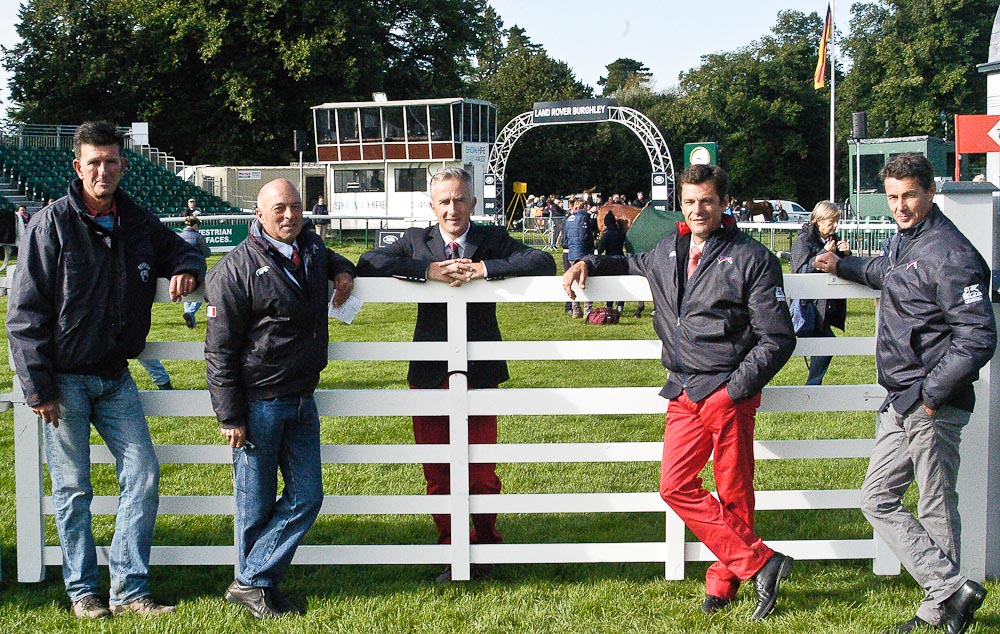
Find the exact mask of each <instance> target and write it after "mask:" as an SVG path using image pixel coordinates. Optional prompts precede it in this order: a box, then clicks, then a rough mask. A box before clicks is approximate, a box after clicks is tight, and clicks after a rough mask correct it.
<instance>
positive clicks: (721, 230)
mask: <svg viewBox="0 0 1000 634" xmlns="http://www.w3.org/2000/svg"><path fill="white" fill-rule="evenodd" d="M732 227H736V218H734V217H733V216H730V215H729V214H722V224H721V225H719V227H718V228H717V229H716V230H715V231H713V232H712V234H711V235H710V236H709V238H710V239H711V238H713V237H715V236H718V235H723V234H726V233H733V231H734V229H732ZM736 230H738V228H737V229H736ZM677 235H679V236H687V235H691V227H689V226H688V225H687V223H686V222H684V221H683V220H678V221H677Z"/></svg>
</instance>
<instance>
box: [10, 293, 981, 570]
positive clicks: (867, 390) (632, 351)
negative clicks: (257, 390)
mask: <svg viewBox="0 0 1000 634" xmlns="http://www.w3.org/2000/svg"><path fill="white" fill-rule="evenodd" d="M0 279H2V278H0ZM785 284H786V292H787V294H788V296H789V297H799V298H807V297H852V298H856V297H869V298H871V297H876V296H877V293H875V292H873V291H871V290H869V289H866V288H863V287H860V286H857V285H853V284H850V283H846V282H843V281H841V280H838V279H836V278H834V277H831V276H827V275H789V276H786V278H785ZM355 294H356V295H357V296H358V297H360V298H361V299H362V300H364V301H365V302H367V303H376V302H439V303H447V305H448V326H449V331H448V341H447V342H441V343H409V342H406V343H399V342H384V343H368V342H364V343H362V342H333V343H331V344H330V349H329V354H330V358H331V359H340V360H352V361H359V362H365V361H372V360H378V361H384V360H410V359H444V360H447V362H448V364H449V368H450V370H453V371H461V370H464V369H466V368H467V364H468V362H469V361H471V360H481V359H496V358H504V359H511V360H515V359H555V360H563V359H600V360H606V359H659V354H660V343H659V341H620V340H615V341H607V340H604V341H506V342H468V341H467V340H466V339H467V338H466V320H465V311H466V309H467V306H468V304H469V303H470V302H559V303H562V302H563V301H564V300H565V299H566V298H565V295H564V293H563V290H562V286H561V279H560V278H557V277H545V278H521V279H512V280H505V281H498V282H483V281H480V282H474V283H472V284H468V285H465V286H463V287H460V288H451V287H448V286H446V285H444V284H435V283H428V284H415V283H411V282H403V281H399V280H394V279H360V280H358V281H357V285H356V288H355ZM578 294H579V295H580V296H581V297H582V298H584V299H592V300H595V301H606V300H621V299H625V300H647V301H648V300H650V299H651V295H650V292H649V288H648V286H647V284H646V282H645V280H644V279H643V278H639V277H618V278H591V280H590V281H589V282H588V285H587V289H586V291H585V292H580V293H578ZM157 299H158V301H166V299H167V293H166V286H165V283H164V282H162V281H161V285H160V289H159V293H158V296H157ZM873 352H874V337H839V338H836V339H802V340H800V341H799V343H798V346H797V348H796V351H795V355H796V356H803V355H805V356H808V355H813V354H822V355H871V354H873ZM143 354H144V356H148V357H154V358H161V359H195V360H197V359H202V358H203V345H202V344H201V343H177V342H174V343H164V342H155V343H150V344H149V345H148V346H147V348H146V350H145V351H144V353H143ZM984 372H985V371H984ZM987 376H988V375H987ZM863 378H864V379H866V380H871V379H874V377H867V376H866V377H863ZM981 384H982V381H980V382H979V385H981ZM658 391H659V386H657V387H634V386H633V387H630V386H621V387H613V388H532V389H494V390H467V389H466V379H465V376H464V375H463V374H455V375H453V376H452V379H451V386H450V389H449V390H447V391H446V392H445V391H436V390H435V391H431V390H389V391H387V390H320V391H318V392H317V394H316V401H317V405H318V407H319V412H320V415H321V416H411V415H414V414H423V415H448V416H450V417H451V444H450V445H422V446H415V445H410V444H403V445H383V444H378V445H326V446H324V447H323V448H322V457H323V461H324V462H325V463H341V464H344V463H348V464H350V463H353V464H388V463H422V462H448V463H450V464H451V472H452V474H453V476H452V493H451V495H449V496H425V495H352V496H327V497H326V499H325V502H324V505H323V509H322V513H324V514H346V515H355V514H400V515H406V514H428V513H451V515H452V525H453V531H452V538H453V543H452V544H451V545H382V544H379V545H306V546H302V547H301V548H299V550H298V552H297V554H296V556H295V559H294V563H296V564H428V563H449V564H451V565H452V568H453V575H454V577H455V578H456V579H468V578H469V572H470V568H469V566H470V563H552V562H581V563H582V562H663V563H664V566H665V576H666V578H668V579H680V578H682V577H683V575H684V566H685V563H686V562H689V561H710V560H713V559H714V557H713V555H712V554H711V552H709V551H708V550H707V549H706V548H705V547H704V546H703V545H702V544H701V543H699V542H688V543H685V532H684V525H683V523H682V522H681V521H680V520H679V519H678V518H677V516H676V515H674V514H673V513H672V512H671V511H670V510H669V509H668V508H667V506H666V505H665V504H664V503H663V502H662V501H661V500H660V498H659V495H658V493H657V482H656V481H651V482H650V483H649V485H650V486H649V488H650V490H649V492H642V493H609V492H601V491H587V492H577V493H559V494H527V493H525V494H519V493H507V494H503V495H469V494H468V464H469V462H497V463H560V462H567V463H569V462H572V463H580V462H604V463H608V462H658V461H659V459H660V453H661V443H659V442H616V443H556V444H542V443H539V444H498V445H473V446H470V445H468V433H467V426H466V421H467V417H468V416H469V415H475V414H498V415H500V416H504V415H530V416H548V415H591V414H650V415H654V416H656V417H662V416H663V413H664V411H665V409H666V401H664V400H663V399H662V398H660V397H659V396H658V394H657V393H658ZM6 396H7V397H8V398H10V400H11V401H12V402H13V404H14V409H15V413H14V427H15V454H16V455H15V470H16V490H17V496H16V497H17V560H18V561H17V570H18V580H19V581H22V582H31V581H40V580H42V579H43V578H44V575H45V566H54V565H59V564H60V562H61V554H60V549H59V546H52V545H48V546H47V545H46V535H45V517H46V516H48V515H51V514H52V513H53V506H52V501H51V497H50V496H49V495H47V494H46V492H45V491H44V488H43V471H42V468H43V461H44V454H43V451H42V437H41V428H40V425H39V422H38V420H37V418H36V417H35V416H34V414H33V413H32V412H31V410H30V409H29V408H28V407H27V406H26V405H25V404H24V402H23V398H22V396H21V394H20V390H19V387H18V386H17V381H16V379H15V386H14V393H13V394H12V395H6ZM883 397H884V390H883V389H882V388H881V387H879V386H877V385H871V384H859V385H837V386H833V385H831V386H819V387H804V386H794V387H768V388H765V390H764V395H763V400H762V404H761V408H760V409H761V411H768V412H822V411H828V410H830V411H871V412H874V410H875V409H876V408H877V407H878V405H879V404H880V403H881V402H882V399H883ZM142 400H143V406H144V408H145V411H146V414H147V415H149V416H178V417H185V416H211V415H212V408H211V404H210V400H209V396H208V392H207V391H205V390H193V391H172V392H171V391H150V392H143V393H142ZM979 402H980V403H981V404H983V406H982V407H979V408H978V411H977V413H976V414H975V415H974V417H973V421H972V422H971V423H970V425H969V429H970V430H977V431H975V433H972V434H971V436H972V437H973V440H972V441H970V440H969V436H970V433H969V432H967V433H966V442H965V443H963V453H964V454H965V457H964V458H963V471H962V473H963V477H962V478H961V479H962V481H963V482H964V483H966V484H968V483H969V480H970V478H969V477H967V476H966V474H967V473H968V472H969V471H973V470H975V469H977V467H976V466H975V465H976V464H977V462H979V461H978V458H980V457H981V456H980V455H979V454H980V453H981V452H984V451H986V449H985V446H986V444H987V443H981V444H980V443H977V442H976V441H975V438H976V437H977V436H978V435H979V434H980V432H982V430H981V429H979V428H981V427H982V428H985V427H986V425H987V421H988V417H987V411H988V407H986V405H985V404H987V403H989V398H988V396H986V395H983V394H980V400H979ZM873 415H874V414H873ZM982 433H985V432H982ZM871 446H872V441H871V439H869V438H859V439H853V440H852V439H848V440H843V439H827V440H772V441H760V442H757V443H755V450H756V456H757V459H758V460H788V459H802V458H867V457H868V456H869V455H870V452H871ZM156 452H157V456H158V458H159V459H160V462H161V463H162V464H168V463H192V464H229V463H230V462H231V452H230V450H229V448H228V447H227V446H223V445H221V444H220V445H210V446H209V445H169V446H167V445H163V446H157V447H156ZM977 452H978V453H977ZM92 461H93V462H94V463H111V462H112V458H111V455H110V453H109V452H108V451H107V450H106V448H105V447H104V446H103V445H95V446H94V447H93V448H92ZM970 464H971V465H972V466H971V467H970V466H969V465H970ZM979 464H982V463H981V462H979ZM858 485H859V486H860V482H858ZM970 488H971V492H970V490H967V489H970ZM985 494H986V490H985V486H982V487H979V488H978V489H977V487H975V486H972V487H968V486H967V487H966V490H963V491H962V505H963V519H964V520H965V522H964V523H965V525H966V527H967V536H966V537H967V540H963V544H964V545H965V548H966V550H965V551H964V553H963V554H964V558H969V557H971V558H972V559H973V560H977V558H978V560H981V559H982V558H983V555H982V554H981V552H979V551H981V550H982V548H981V547H979V548H978V550H977V549H976V548H972V549H970V548H969V545H968V544H967V543H966V542H967V541H968V531H969V530H972V531H976V530H979V532H980V533H982V534H980V535H978V536H977V535H973V536H972V538H971V539H972V541H973V542H976V543H978V542H982V541H983V540H984V539H985V538H984V537H983V534H985V517H983V518H982V522H979V521H978V520H977V519H976V518H977V517H978V516H977V515H976V509H977V508H978V509H979V515H982V514H983V509H985V508H986V504H985V502H984V500H983V498H984V496H985ZM859 501H860V493H859V491H858V490H857V489H848V490H787V491H758V493H757V509H758V510H759V511H765V510H777V511H785V510H796V509H843V508H848V509H856V508H858V506H859ZM116 507H117V497H116V496H95V498H94V501H93V506H92V509H93V512H94V513H95V514H114V513H115V512H116ZM233 510H234V503H233V497H232V496H231V495H224V496H199V495H184V496H163V497H162V498H161V502H160V511H159V512H160V515H175V514H176V515H232V514H233ZM634 512H651V513H664V515H665V516H666V524H665V527H666V529H665V533H664V535H663V539H662V540H660V541H656V542H636V543H561V544H552V543H544V544H530V543H506V544H498V545H470V544H469V541H468V530H467V527H468V524H469V514H470V513H500V514H503V513H524V514H531V513H634ZM980 524H982V526H981V527H980ZM977 527H979V528H977ZM762 537H763V538H764V539H765V540H766V541H768V543H769V545H771V546H773V547H775V548H776V549H778V550H780V551H782V552H785V553H787V554H789V555H792V556H794V557H796V558H799V559H823V560H843V559H871V560H873V570H874V571H875V572H876V573H877V574H897V573H898V572H899V563H898V561H896V560H895V558H894V557H893V556H892V554H891V553H890V552H889V551H888V550H887V549H885V548H884V547H883V546H882V545H881V544H880V543H879V540H877V539H875V538H867V539H849V540H837V539H816V540H796V541H773V540H769V539H768V536H767V535H763V536H762ZM977 540H978V541H977ZM98 550H99V552H98V557H99V560H100V562H101V563H102V564H105V565H106V563H107V548H106V547H101V548H99V549H98ZM151 559H152V564H154V565H170V564H182V565H218V564H229V565H235V563H236V552H235V549H234V547H233V546H154V547H153V551H152V558H151ZM966 568H967V569H968V571H969V574H970V575H971V576H973V577H979V578H981V577H982V576H983V572H982V562H981V561H978V563H977V562H976V561H973V562H972V565H971V566H968V565H967V566H966Z"/></svg>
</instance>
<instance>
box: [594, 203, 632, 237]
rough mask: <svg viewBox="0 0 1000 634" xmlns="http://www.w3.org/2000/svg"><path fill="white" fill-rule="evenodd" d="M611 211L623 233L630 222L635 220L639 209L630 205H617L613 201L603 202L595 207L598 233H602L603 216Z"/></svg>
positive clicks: (630, 224)
mask: <svg viewBox="0 0 1000 634" xmlns="http://www.w3.org/2000/svg"><path fill="white" fill-rule="evenodd" d="M609 211H610V212H611V213H612V214H613V215H614V217H615V220H617V221H618V226H619V227H621V228H622V230H623V231H624V232H625V233H628V230H629V229H630V228H631V227H632V222H633V221H635V218H636V216H638V215H639V212H640V211H642V210H641V209H636V208H635V207H633V206H632V205H618V204H614V203H605V204H603V205H601V206H600V207H598V208H597V230H598V231H599V232H600V233H604V216H605V215H606V214H607V213H608V212H609ZM623 223H624V224H623Z"/></svg>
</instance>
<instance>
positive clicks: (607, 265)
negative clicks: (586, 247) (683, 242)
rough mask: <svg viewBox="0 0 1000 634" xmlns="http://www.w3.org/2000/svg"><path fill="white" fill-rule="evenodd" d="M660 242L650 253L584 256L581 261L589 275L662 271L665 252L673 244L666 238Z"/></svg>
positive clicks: (643, 274)
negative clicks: (585, 265)
mask: <svg viewBox="0 0 1000 634" xmlns="http://www.w3.org/2000/svg"><path fill="white" fill-rule="evenodd" d="M669 237H670V236H667V238H664V239H663V240H660V242H658V243H657V244H656V246H655V247H653V249H652V250H651V251H645V252H643V253H636V254H629V255H585V256H583V258H582V259H583V261H584V262H586V263H587V273H588V274H589V275H594V276H601V275H642V276H643V277H647V279H648V276H647V275H646V273H647V272H648V271H650V270H651V269H658V270H662V267H663V263H664V262H666V261H667V260H666V259H665V258H669V257H670V256H669V254H668V253H667V251H668V250H669V249H670V248H672V245H673V244H674V242H673V241H672V240H670V241H668V238H669Z"/></svg>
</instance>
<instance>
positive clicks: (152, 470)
mask: <svg viewBox="0 0 1000 634" xmlns="http://www.w3.org/2000/svg"><path fill="white" fill-rule="evenodd" d="M57 380H58V384H59V407H60V409H61V417H60V419H59V426H58V427H56V426H54V425H48V424H46V425H43V429H44V433H45V457H46V459H47V460H48V463H49V474H50V475H51V477H52V503H53V505H54V506H55V515H56V528H57V529H58V532H59V543H60V544H61V545H62V553H63V580H64V582H65V584H66V593H67V594H68V595H69V598H70V600H71V601H77V600H79V599H81V598H83V597H85V596H87V595H88V594H97V593H98V591H99V589H100V588H99V585H100V584H99V574H98V569H97V553H96V550H95V546H94V533H93V531H92V529H91V515H90V502H91V500H92V499H93V497H94V490H93V487H92V486H91V483H90V426H91V425H92V424H93V426H94V428H95V429H97V432H98V433H99V434H100V435H101V438H103V439H104V442H105V443H107V446H108V449H110V450H111V453H112V455H113V456H114V457H115V472H116V473H117V474H118V487H119V490H120V495H121V497H120V500H119V502H118V514H117V519H116V521H115V534H114V537H112V539H111V550H110V551H109V552H108V561H109V565H108V568H109V572H110V575H111V603H112V604H120V603H128V602H129V601H132V600H134V599H138V598H140V597H143V596H146V595H148V594H149V550H150V546H151V545H152V541H153V525H154V524H155V522H156V511H157V508H158V507H159V503H160V498H159V494H158V487H159V482H160V464H159V462H157V460H156V454H155V453H153V442H152V440H151V439H150V437H149V427H148V426H147V424H146V417H145V415H144V414H143V411H142V402H141V401H140V400H139V391H138V390H137V389H136V387H135V382H134V381H133V380H132V375H131V374H129V372H128V370H124V371H123V372H122V374H121V376H120V377H119V378H117V379H102V378H101V377H97V376H90V375H80V374H61V375H59V376H58V377H57Z"/></svg>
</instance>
